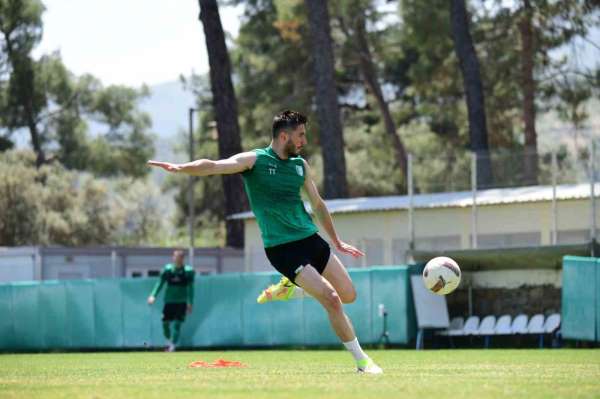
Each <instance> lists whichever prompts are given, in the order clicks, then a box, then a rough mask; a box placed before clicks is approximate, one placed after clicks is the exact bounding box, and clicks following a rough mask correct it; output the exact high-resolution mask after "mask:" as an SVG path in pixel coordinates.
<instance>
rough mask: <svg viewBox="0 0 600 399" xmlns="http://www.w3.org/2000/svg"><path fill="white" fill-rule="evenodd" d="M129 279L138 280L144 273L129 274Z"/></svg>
mask: <svg viewBox="0 0 600 399" xmlns="http://www.w3.org/2000/svg"><path fill="white" fill-rule="evenodd" d="M131 277H133V278H140V277H144V273H142V272H137V271H136V272H131Z"/></svg>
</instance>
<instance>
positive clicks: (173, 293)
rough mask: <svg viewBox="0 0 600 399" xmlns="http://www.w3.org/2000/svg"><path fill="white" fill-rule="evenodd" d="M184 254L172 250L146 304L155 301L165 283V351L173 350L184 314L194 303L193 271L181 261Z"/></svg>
mask: <svg viewBox="0 0 600 399" xmlns="http://www.w3.org/2000/svg"><path fill="white" fill-rule="evenodd" d="M184 258H185V254H184V252H183V251H182V250H180V249H178V250H175V251H174V252H173V263H168V264H166V265H165V267H164V268H163V270H162V272H161V273H160V280H159V281H158V282H157V283H156V285H155V286H154V289H153V290H152V293H151V294H150V296H149V297H148V304H150V305H152V304H153V303H154V301H156V296H157V295H158V293H159V292H160V290H161V289H162V287H163V286H164V285H165V283H166V284H167V289H166V291H165V306H164V307H163V315H162V322H163V333H164V335H165V338H166V339H167V345H168V346H167V348H166V351H167V352H174V351H175V346H176V345H177V342H178V341H179V333H180V332H181V324H182V323H183V322H184V321H185V315H186V312H187V313H191V312H192V304H193V303H194V276H195V273H196V272H195V271H194V269H193V268H192V267H191V266H188V265H185V264H184V263H183V261H184ZM171 322H173V334H172V335H171Z"/></svg>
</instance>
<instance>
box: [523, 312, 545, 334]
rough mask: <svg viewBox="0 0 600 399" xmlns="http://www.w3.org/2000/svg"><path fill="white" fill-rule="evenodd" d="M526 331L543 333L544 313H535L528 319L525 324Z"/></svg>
mask: <svg viewBox="0 0 600 399" xmlns="http://www.w3.org/2000/svg"><path fill="white" fill-rule="evenodd" d="M527 332H528V333H529V334H543V333H544V315H543V314H536V315H533V317H532V318H531V319H529V323H528V324H527Z"/></svg>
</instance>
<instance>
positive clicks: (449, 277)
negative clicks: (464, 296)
mask: <svg viewBox="0 0 600 399" xmlns="http://www.w3.org/2000/svg"><path fill="white" fill-rule="evenodd" d="M461 274H462V273H461V272H460V267H458V263H456V262H455V261H454V259H451V258H448V257H446V256H438V257H437V258H433V259H431V260H430V261H429V262H427V264H426V265H425V269H423V281H424V282H425V287H427V289H428V290H429V291H431V292H433V293H434V294H437V295H448V294H449V293H451V292H452V291H454V290H455V289H456V287H458V285H459V284H460V276H461Z"/></svg>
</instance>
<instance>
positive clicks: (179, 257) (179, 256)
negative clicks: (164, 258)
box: [173, 251, 184, 266]
mask: <svg viewBox="0 0 600 399" xmlns="http://www.w3.org/2000/svg"><path fill="white" fill-rule="evenodd" d="M183 258H184V256H183V253H182V252H179V251H177V252H174V253H173V262H174V263H175V265H177V266H183Z"/></svg>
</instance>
